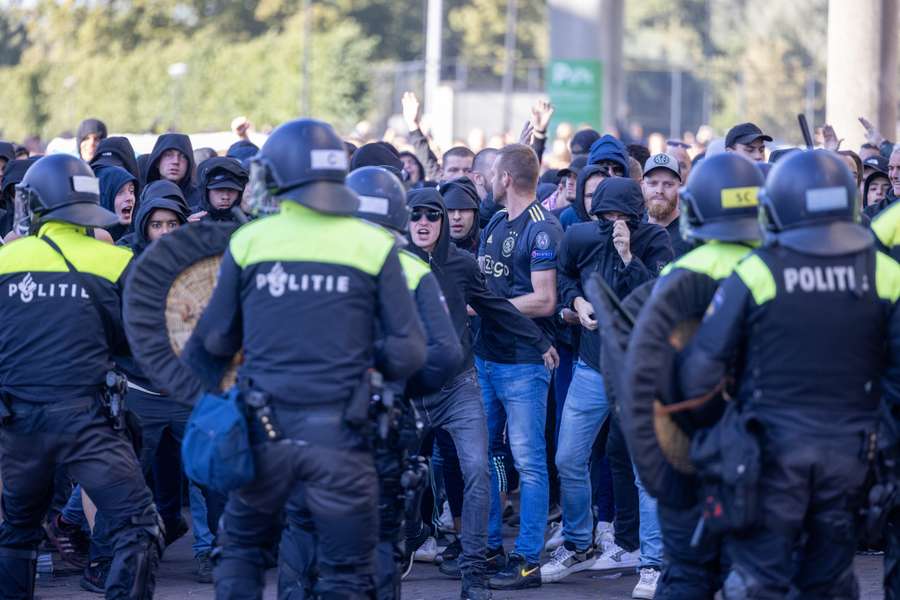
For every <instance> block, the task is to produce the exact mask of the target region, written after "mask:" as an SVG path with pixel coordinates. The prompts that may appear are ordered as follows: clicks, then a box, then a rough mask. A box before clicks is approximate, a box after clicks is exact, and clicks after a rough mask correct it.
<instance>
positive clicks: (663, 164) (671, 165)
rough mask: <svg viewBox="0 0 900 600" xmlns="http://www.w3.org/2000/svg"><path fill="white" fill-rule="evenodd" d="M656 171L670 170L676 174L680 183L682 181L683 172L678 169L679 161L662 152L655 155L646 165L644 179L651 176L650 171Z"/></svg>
mask: <svg viewBox="0 0 900 600" xmlns="http://www.w3.org/2000/svg"><path fill="white" fill-rule="evenodd" d="M655 169H668V170H669V171H671V172H672V173H674V174H675V176H676V177H677V178H678V181H681V171H680V170H679V169H678V160H677V159H676V158H675V157H674V156H672V155H671V154H666V153H665V152H661V153H660V154H654V155H653V156H651V157H650V158H648V159H647V162H645V163H644V177H646V176H647V175H649V174H650V171H653V170H655Z"/></svg>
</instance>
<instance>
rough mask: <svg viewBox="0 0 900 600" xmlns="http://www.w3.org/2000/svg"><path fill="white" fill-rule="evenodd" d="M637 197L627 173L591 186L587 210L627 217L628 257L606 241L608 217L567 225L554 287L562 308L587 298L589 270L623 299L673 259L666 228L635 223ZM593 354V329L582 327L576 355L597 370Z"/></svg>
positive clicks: (595, 337)
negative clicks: (628, 231)
mask: <svg viewBox="0 0 900 600" xmlns="http://www.w3.org/2000/svg"><path fill="white" fill-rule="evenodd" d="M582 197H583V196H582ZM642 201H643V196H642V194H641V188H640V186H639V185H638V184H637V183H635V182H634V180H632V179H630V178H628V177H611V178H609V179H605V180H604V181H603V182H601V183H600V185H598V186H597V189H596V190H595V191H594V196H593V203H592V206H591V213H592V214H601V213H604V212H620V213H622V214H625V215H627V216H628V219H627V224H628V229H629V230H630V231H631V255H632V259H631V262H630V263H628V265H627V266H626V265H625V264H624V263H623V262H622V259H621V258H620V257H619V253H618V251H617V250H616V248H615V246H614V245H613V241H612V230H613V225H614V223H613V222H612V221H607V220H606V219H604V218H603V217H602V216H601V217H600V220H599V221H596V222H595V221H591V222H588V223H576V224H574V225H572V226H571V227H569V228H568V229H567V230H566V233H565V235H564V236H563V240H562V243H560V245H559V261H558V265H559V266H558V269H559V270H558V273H557V286H558V290H559V298H560V304H561V305H562V306H563V307H566V308H572V309H574V302H575V298H577V297H578V296H581V297H582V298H587V296H586V295H585V293H584V284H585V283H586V282H587V280H588V278H589V277H590V276H591V275H593V274H594V273H600V275H601V276H602V277H603V280H604V281H605V282H606V283H607V284H609V286H610V288H612V290H613V292H615V293H616V295H617V296H618V297H619V298H624V297H625V296H627V295H628V294H629V293H630V292H631V291H632V290H633V289H635V288H636V287H638V286H639V285H641V284H642V283H644V282H645V281H649V280H651V279H653V278H654V277H657V276H658V275H659V272H660V271H661V270H662V268H663V267H664V266H665V265H666V264H667V263H669V262H671V261H672V260H673V253H672V245H671V243H670V241H669V234H668V233H667V232H666V230H665V229H663V228H662V227H660V226H659V225H651V224H650V223H644V222H642V221H641V216H640V208H639V207H640V205H641V202H642ZM599 353H600V336H599V333H598V331H587V330H586V329H582V331H581V341H580V343H579V346H578V355H579V357H580V358H581V360H583V361H584V362H585V363H587V364H588V366H590V367H591V368H593V369H594V370H596V371H598V372H599V371H600V355H599Z"/></svg>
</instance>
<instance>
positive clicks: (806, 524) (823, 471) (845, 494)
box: [724, 428, 867, 600]
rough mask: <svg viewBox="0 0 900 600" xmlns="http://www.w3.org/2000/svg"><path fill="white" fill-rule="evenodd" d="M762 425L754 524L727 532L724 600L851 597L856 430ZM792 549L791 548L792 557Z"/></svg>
mask: <svg viewBox="0 0 900 600" xmlns="http://www.w3.org/2000/svg"><path fill="white" fill-rule="evenodd" d="M848 433H849V432H845V433H844V434H842V435H835V434H834V433H833V432H832V433H830V434H827V435H826V432H820V433H818V435H816V434H813V433H810V434H808V435H807V436H799V435H797V434H796V433H795V432H794V431H791V432H790V433H787V432H784V431H779V430H777V429H772V428H770V429H767V430H766V431H765V434H764V436H763V439H762V440H761V443H760V447H761V449H762V455H763V460H762V473H761V475H760V481H759V502H760V512H759V514H760V522H759V523H758V524H757V525H756V526H755V527H753V528H752V529H750V530H749V531H747V532H745V533H739V534H735V535H732V536H729V537H728V539H727V541H726V545H727V548H726V551H727V552H728V555H729V558H730V559H731V561H732V569H731V572H730V573H729V575H728V577H727V579H726V580H725V586H724V592H725V597H727V598H729V600H730V599H731V598H745V597H746V598H761V599H769V598H772V599H774V598H786V597H788V593H789V592H791V591H792V592H793V593H794V595H793V596H791V597H794V598H817V599H818V598H822V599H824V598H835V599H836V598H856V597H858V595H859V589H858V588H859V586H858V583H857V581H856V576H855V574H854V572H853V557H854V555H855V553H856V540H857V536H856V515H857V510H858V507H859V504H860V503H861V502H862V497H863V493H862V492H863V484H864V480H865V477H866V471H867V470H866V466H865V464H864V463H863V461H862V460H861V456H862V437H863V436H862V435H857V436H850V435H848ZM795 552H796V553H797V554H796V555H795Z"/></svg>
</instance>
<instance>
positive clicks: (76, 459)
mask: <svg viewBox="0 0 900 600" xmlns="http://www.w3.org/2000/svg"><path fill="white" fill-rule="evenodd" d="M11 410H12V412H13V415H14V416H13V418H12V421H11V422H10V423H9V424H7V425H4V426H2V427H0V472H2V473H3V484H4V487H3V509H4V521H3V523H2V524H0V598H11V599H12V598H30V597H31V595H30V593H29V590H31V588H32V586H33V583H34V565H35V559H36V557H37V549H38V545H39V544H40V542H41V540H42V539H43V535H44V532H43V529H42V528H41V521H42V520H43V518H44V515H45V514H46V513H47V509H48V508H49V506H50V502H51V499H52V497H53V477H54V473H55V472H56V469H57V467H59V466H64V467H65V468H66V469H67V471H68V473H69V474H70V475H71V476H72V477H73V478H74V479H75V480H77V481H78V482H79V483H80V484H81V485H82V487H83V488H84V489H85V490H86V491H87V493H88V495H89V496H90V497H91V499H92V500H93V501H94V502H95V503H96V505H97V507H98V509H99V510H100V511H103V512H104V513H105V514H106V519H107V523H108V531H109V536H110V538H111V539H112V540H113V547H114V550H113V561H112V565H111V567H110V572H109V576H108V579H107V597H126V595H127V594H129V593H130V591H131V590H132V587H134V586H137V587H138V589H148V590H150V594H151V595H152V589H153V586H154V583H155V578H156V573H155V571H156V564H157V562H158V552H159V544H160V527H159V516H158V515H157V513H156V509H155V508H154V506H153V498H152V496H151V494H150V490H149V489H147V484H146V483H145V482H144V477H143V475H142V474H141V469H140V465H139V464H138V460H137V458H136V457H135V455H134V450H133V449H132V447H131V443H130V442H129V441H128V440H127V439H126V436H125V435H124V434H122V433H121V432H117V431H114V430H113V429H112V427H110V425H109V422H108V420H107V418H106V415H105V414H104V413H103V411H102V409H101V407H100V403H99V401H97V400H96V399H94V398H80V399H75V400H60V401H56V402H54V403H51V404H38V403H30V402H22V401H17V400H12V402H11ZM128 597H130V596H128Z"/></svg>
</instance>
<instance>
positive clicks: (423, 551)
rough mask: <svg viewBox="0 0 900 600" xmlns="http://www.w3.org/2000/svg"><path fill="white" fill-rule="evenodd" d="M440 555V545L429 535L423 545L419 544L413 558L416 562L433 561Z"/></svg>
mask: <svg viewBox="0 0 900 600" xmlns="http://www.w3.org/2000/svg"><path fill="white" fill-rule="evenodd" d="M437 555H438V545H437V542H436V541H435V539H434V538H433V537H430V536H429V537H428V539H426V540H425V541H424V542H422V545H421V546H419V549H418V550H416V552H415V554H413V560H415V561H416V562H428V563H433V562H434V559H435V558H436V557H437Z"/></svg>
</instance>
